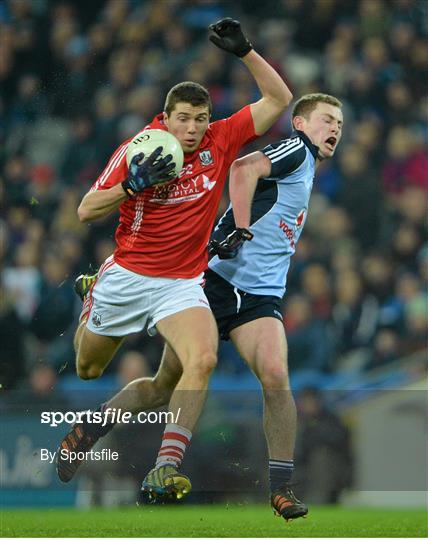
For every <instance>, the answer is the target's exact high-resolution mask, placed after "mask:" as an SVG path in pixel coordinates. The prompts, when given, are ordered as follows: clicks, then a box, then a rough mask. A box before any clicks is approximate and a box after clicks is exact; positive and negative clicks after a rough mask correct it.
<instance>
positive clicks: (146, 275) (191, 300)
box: [57, 18, 292, 498]
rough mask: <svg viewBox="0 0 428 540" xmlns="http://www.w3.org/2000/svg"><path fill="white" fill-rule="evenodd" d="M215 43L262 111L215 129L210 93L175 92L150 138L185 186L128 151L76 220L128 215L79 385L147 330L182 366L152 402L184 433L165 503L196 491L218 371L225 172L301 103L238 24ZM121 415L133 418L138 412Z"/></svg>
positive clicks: (67, 468) (98, 296) (84, 346)
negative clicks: (209, 273) (206, 280)
mask: <svg viewBox="0 0 428 540" xmlns="http://www.w3.org/2000/svg"><path fill="white" fill-rule="evenodd" d="M210 32H211V33H210V40H211V41H212V42H213V43H214V44H215V45H217V46H218V47H220V48H222V49H224V50H225V51H227V52H230V53H232V54H235V55H236V56H238V57H239V58H241V60H242V62H243V63H244V64H245V65H246V66H247V68H248V69H249V71H250V73H251V74H252V75H253V77H254V79H255V81H256V83H257V85H258V87H259V89H260V92H261V94H262V97H261V99H260V100H258V101H257V102H255V103H252V104H250V105H247V106H246V107H244V108H243V109H241V110H240V111H238V112H236V113H235V114H233V115H232V116H230V117H229V118H226V119H224V120H219V121H216V122H213V123H210V117H211V100H210V96H209V93H208V91H207V90H206V89H205V88H204V87H202V86H201V85H199V84H197V83H193V82H184V83H180V84H178V85H176V86H174V87H173V88H172V89H171V90H170V91H169V92H168V95H167V97H166V101H165V107H164V111H163V113H161V114H159V115H157V116H156V117H155V118H154V119H153V121H152V122H151V123H150V124H149V125H148V126H146V127H147V128H156V129H165V130H168V131H170V132H171V133H172V134H174V135H175V136H176V137H177V139H178V140H179V141H180V143H181V145H182V147H183V151H184V157H185V159H184V165H183V168H182V170H181V172H180V174H179V176H178V177H176V178H174V179H172V180H171V179H170V175H171V171H172V168H173V165H172V164H171V156H166V157H164V158H163V159H159V155H160V153H161V151H162V148H159V149H157V150H155V152H153V153H152V154H151V155H150V156H149V157H148V159H146V160H143V159H142V158H143V157H144V156H142V155H141V154H140V155H139V156H135V157H134V159H133V160H132V162H131V164H130V167H129V168H128V167H127V165H126V150H127V146H128V143H129V141H130V140H131V139H128V140H127V141H125V142H124V143H123V144H122V145H120V146H119V148H118V149H117V150H116V152H115V153H114V154H113V156H112V157H111V159H110V161H109V162H108V164H107V166H106V168H105V169H104V171H103V172H102V174H101V175H100V176H99V178H98V179H97V181H96V182H95V183H94V185H93V186H92V188H91V190H90V191H89V192H88V193H87V194H86V195H85V196H84V198H83V200H82V202H81V204H80V206H79V209H78V215H79V218H80V220H81V221H84V222H89V221H92V220H95V219H99V218H102V217H104V216H106V215H108V214H110V213H111V212H113V211H115V210H117V209H119V211H120V218H119V225H118V228H117V231H116V250H115V252H114V254H113V255H112V256H111V257H109V258H108V259H107V260H106V261H105V263H104V264H103V265H102V267H101V268H100V270H99V272H98V275H97V278H96V279H94V282H93V283H92V286H91V287H90V291H89V293H88V294H87V295H86V296H85V301H84V306H83V310H82V315H81V319H80V325H79V327H78V329H77V332H76V336H75V349H76V366H77V373H78V375H79V376H80V377H81V378H82V379H93V378H97V377H99V376H100V375H101V374H102V373H103V371H104V369H105V368H106V366H107V365H108V364H109V362H110V361H111V359H112V358H113V356H114V354H115V352H116V351H117V349H118V348H119V347H120V345H121V343H122V341H123V340H124V339H125V337H126V336H127V335H129V334H131V333H135V332H138V331H141V330H143V329H144V328H145V327H147V329H148V332H149V333H155V332H156V331H157V332H159V333H160V334H161V335H162V337H163V338H164V339H165V341H166V343H168V344H169V345H170V347H171V348H172V349H173V350H174V351H175V353H176V355H177V357H178V358H179V360H180V364H181V368H182V374H181V377H180V379H179V381H178V384H177V385H176V387H175V390H174V391H173V392H172V394H171V393H170V394H169V395H168V396H167V399H166V396H164V395H159V396H156V395H155V396H151V398H152V402H151V405H152V407H153V406H156V403H157V402H159V403H165V399H166V401H168V399H169V398H170V399H169V410H170V411H171V412H172V413H173V414H174V418H178V421H177V423H174V424H167V426H166V428H165V433H164V435H163V439H162V445H161V448H160V450H159V454H158V458H157V461H156V465H155V467H154V469H153V470H152V471H151V472H150V473H149V474H148V475H147V477H146V479H145V481H144V483H143V487H144V489H146V490H147V491H149V492H151V493H153V494H157V495H159V496H161V497H162V496H164V495H172V496H176V497H177V498H180V497H181V496H182V495H183V494H185V493H186V492H188V491H189V490H190V487H191V485H190V481H189V480H188V478H187V477H186V476H185V475H183V474H181V473H179V472H178V467H179V465H180V464H181V461H182V459H183V455H184V452H185V450H186V447H187V445H188V444H189V442H190V439H191V436H192V430H193V428H194V426H195V424H196V422H197V420H198V418H199V416H200V413H201V410H202V407H203V404H204V401H205V396H206V390H207V386H208V380H209V376H210V374H211V372H212V370H213V369H214V367H215V364H216V360H217V345H218V331H217V326H216V323H215V320H214V317H213V315H212V312H211V310H210V307H209V304H208V301H207V299H206V297H205V294H204V292H203V288H202V279H203V271H204V270H205V269H206V267H207V262H208V255H207V244H208V240H209V236H210V233H211V230H212V227H213V224H214V220H215V217H216V214H217V210H218V206H219V203H220V199H221V195H222V191H223V187H224V184H225V181H226V177H227V172H228V169H229V168H230V166H231V164H232V162H233V161H234V159H235V158H236V157H237V154H238V152H239V150H240V149H241V148H242V147H243V146H244V145H245V144H246V143H248V142H249V141H252V140H253V139H255V138H256V137H257V136H259V135H262V134H263V133H265V132H266V131H267V130H268V129H269V127H271V126H272V124H273V123H274V122H275V121H276V120H277V119H278V118H279V116H280V115H281V114H282V112H283V111H284V109H285V108H286V107H287V106H288V104H289V103H290V102H291V99H292V94H291V92H290V90H289V89H288V87H287V85H286V84H285V82H284V81H283V80H282V79H281V77H280V76H279V75H278V73H276V71H275V70H274V69H273V68H272V67H271V66H270V65H269V64H268V63H267V62H266V61H265V60H264V59H263V58H262V57H261V56H260V55H259V54H257V53H256V52H255V51H254V49H253V47H252V45H251V43H250V42H249V41H248V40H247V38H246V37H245V35H244V34H243V32H242V30H241V26H240V23H239V22H238V21H235V20H232V19H230V18H226V19H223V20H221V21H219V22H217V23H216V24H213V25H210ZM146 157H147V156H146ZM166 180H167V183H165V181H166ZM165 372H167V368H166V369H164V370H163V371H162V373H165ZM160 387H162V388H165V385H160ZM154 388H156V386H155V387H154ZM135 390H138V389H135ZM129 399H131V401H132V398H131V397H130V395H129V394H128V397H124V396H123V394H122V393H119V395H118V396H116V397H114V398H112V400H110V401H109V402H108V403H106V404H103V405H102V406H101V407H100V410H101V411H105V410H106V409H107V408H110V407H116V406H117V405H116V402H117V401H118V400H119V401H121V400H123V401H126V400H129ZM112 403H115V404H114V405H112ZM121 407H122V409H123V410H128V409H129V410H132V404H131V403H126V404H124V406H122V405H121ZM178 413H179V414H178ZM111 427H112V425H111V424H107V425H106V426H104V427H101V426H100V424H92V423H90V422H89V421H88V422H84V423H83V424H76V425H75V426H74V427H73V429H72V430H71V431H70V433H69V434H68V435H67V436H66V437H65V438H64V439H63V441H62V443H61V447H60V449H62V450H66V451H67V450H68V451H70V450H73V451H87V450H88V449H90V448H91V447H92V446H93V445H94V444H95V442H96V441H97V440H98V438H99V437H100V436H102V435H104V434H105V433H106V432H107V431H108V430H109V429H111ZM57 456H58V460H57V471H58V475H59V477H60V479H61V480H62V481H64V482H68V481H69V480H71V478H72V477H73V476H74V474H75V472H76V470H77V468H78V466H79V465H80V462H79V460H74V461H70V460H69V459H63V457H62V456H64V453H63V452H58V453H57Z"/></svg>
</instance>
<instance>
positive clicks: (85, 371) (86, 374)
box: [76, 363, 103, 381]
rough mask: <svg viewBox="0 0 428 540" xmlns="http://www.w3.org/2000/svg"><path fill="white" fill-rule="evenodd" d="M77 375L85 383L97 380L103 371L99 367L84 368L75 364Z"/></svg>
mask: <svg viewBox="0 0 428 540" xmlns="http://www.w3.org/2000/svg"><path fill="white" fill-rule="evenodd" d="M76 369H77V375H78V376H79V377H80V378H81V379H83V380H85V381H87V380H90V379H98V377H101V375H102V374H103V370H102V369H101V368H100V367H99V366H85V365H82V364H79V363H78V364H77V368H76Z"/></svg>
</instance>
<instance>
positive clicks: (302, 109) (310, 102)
mask: <svg viewBox="0 0 428 540" xmlns="http://www.w3.org/2000/svg"><path fill="white" fill-rule="evenodd" d="M318 103H328V104H329V105H333V107H338V108H339V109H341V108H342V103H341V102H340V101H339V100H338V99H337V98H335V97H334V96H330V95H329V94H318V93H317V94H306V95H304V96H302V97H301V98H300V99H298V100H297V101H296V103H295V104H294V107H293V112H292V118H294V117H295V116H304V117H305V118H306V119H307V118H309V116H310V115H311V112H312V111H314V110H315V109H316V107H317V104H318Z"/></svg>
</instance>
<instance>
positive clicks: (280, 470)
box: [269, 459, 294, 493]
mask: <svg viewBox="0 0 428 540" xmlns="http://www.w3.org/2000/svg"><path fill="white" fill-rule="evenodd" d="M293 470H294V460H293V459H287V460H285V461H281V460H279V459H270V460H269V483H270V491H271V493H275V491H279V490H280V489H281V488H282V487H283V486H284V484H288V483H289V482H290V480H291V475H292V474H293Z"/></svg>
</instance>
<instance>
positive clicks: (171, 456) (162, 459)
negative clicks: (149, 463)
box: [156, 424, 192, 468]
mask: <svg viewBox="0 0 428 540" xmlns="http://www.w3.org/2000/svg"><path fill="white" fill-rule="evenodd" d="M191 438H192V432H191V431H189V430H188V429H186V428H184V427H181V426H179V425H178V424H167V425H166V427H165V431H164V434H163V437H162V445H161V447H160V449H159V453H158V457H157V460H156V468H158V467H161V466H162V465H173V466H174V467H179V466H180V464H181V462H182V460H183V456H184V452H185V451H186V448H187V445H188V444H189V443H190V439H191Z"/></svg>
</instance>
